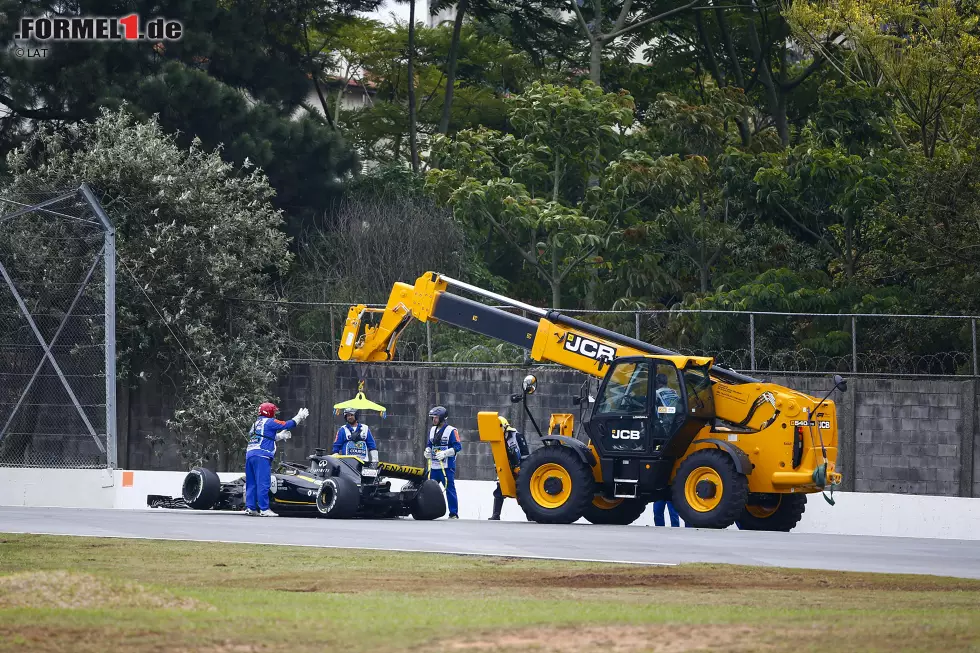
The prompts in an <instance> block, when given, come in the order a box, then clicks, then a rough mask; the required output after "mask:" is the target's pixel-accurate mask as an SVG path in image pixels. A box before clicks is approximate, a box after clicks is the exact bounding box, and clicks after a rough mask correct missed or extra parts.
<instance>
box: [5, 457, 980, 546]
mask: <svg viewBox="0 0 980 653" xmlns="http://www.w3.org/2000/svg"><path fill="white" fill-rule="evenodd" d="M184 475H185V473H184V472H151V471H144V470H136V471H132V470H130V471H123V470H116V471H114V472H113V473H112V474H109V473H108V472H106V471H105V470H63V469H36V468H35V469H21V468H0V506H31V507H43V506H48V507H70V508H75V507H77V508H116V509H123V510H139V509H144V510H146V509H147V508H146V497H147V495H148V494H157V495H160V494H162V495H165V496H174V497H179V496H180V492H181V485H182V483H183V480H184ZM219 476H220V478H221V480H223V481H229V480H232V479H234V478H235V477H237V476H241V474H236V473H220V474H219ZM401 483H402V482H401V481H398V480H397V479H392V487H393V488H395V489H397V488H398V487H400V486H401ZM493 488H494V483H493V482H492V481H459V482H458V483H457V484H456V489H457V493H458V495H459V514H460V518H461V519H478V520H484V519H486V518H487V517H489V516H490V512H491V510H492V507H493V496H492V493H493ZM807 498H808V501H807V506H806V512H805V513H804V514H803V519H802V521H801V522H800V524H799V526H797V527H796V528H795V529H794V530H793V532H794V533H830V534H840V535H874V536H891V537H923V538H940V539H960V540H980V499H964V498H959V497H929V496H908V495H901V494H892V493H864V492H858V493H849V492H838V493H835V495H834V499H835V500H836V502H837V503H836V505H835V506H830V505H828V504H827V503H826V502H825V501H824V500H823V498H822V497H821V496H820V495H819V494H817V495H809V496H808V497H807ZM156 510H162V509H156ZM501 519H502V520H504V521H518V522H525V523H526V522H527V518H526V517H525V516H524V513H523V511H521V509H520V507H519V506H518V505H517V502H516V501H514V500H512V499H508V500H506V501H505V502H504V508H503V511H502V512H501ZM581 523H587V522H585V520H584V519H583V520H581ZM668 524H669V521H668ZM633 526H634V527H642V526H653V510H652V508H649V509H648V510H647V511H646V512H645V513H644V514H643V515H642V516H641V517H640V518H639V519H638V520H636V522H634V523H633ZM731 528H732V529H735V528H736V527H735V526H732V527H731ZM2 530H3V525H2V523H0V531H2Z"/></svg>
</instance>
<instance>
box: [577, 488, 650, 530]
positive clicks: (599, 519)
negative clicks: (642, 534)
mask: <svg viewBox="0 0 980 653" xmlns="http://www.w3.org/2000/svg"><path fill="white" fill-rule="evenodd" d="M646 509H647V502H646V501H644V500H643V499H616V500H615V501H610V500H608V499H605V498H603V497H602V496H600V495H596V496H595V498H594V499H593V500H592V503H590V504H589V505H588V506H586V508H585V512H584V513H583V514H582V516H583V517H585V518H586V519H587V520H589V521H590V522H592V523H593V524H613V525H616V526H628V525H629V524H632V523H633V522H635V521H636V520H637V519H639V518H640V515H642V514H643V511H644V510H646Z"/></svg>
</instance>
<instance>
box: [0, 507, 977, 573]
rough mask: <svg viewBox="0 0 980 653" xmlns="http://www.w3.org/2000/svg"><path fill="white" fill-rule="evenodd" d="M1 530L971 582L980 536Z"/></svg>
mask: <svg viewBox="0 0 980 653" xmlns="http://www.w3.org/2000/svg"><path fill="white" fill-rule="evenodd" d="M0 533H35V534H48V535H75V536H91V537H118V538H134V539H163V540H185V541H197V542H232V543H248V544H273V545H294V546H310V547H331V548H359V549H374V550H387V551H419V552H431V553H447V554H458V555H459V554H461V555H493V556H508V557H521V558H543V559H562V560H587V561H597V562H619V563H633V564H646V565H677V564H681V563H687V562H715V563H729V564H738V565H758V566H765V567H795V568H809V569H828V570H839V571H864V572H888V573H905V574H929V575H937V576H956V577H961V578H980V542H976V541H971V540H942V539H931V538H905V537H870V536H857V535H814V534H804V533H763V532H754V531H738V530H722V531H717V530H706V529H695V528H655V527H640V526H597V525H594V524H571V525H567V526H565V525H546V524H535V523H531V522H503V521H501V522H488V521H471V520H459V521H455V520H454V521H448V520H438V521H432V522H421V521H415V520H413V519H411V518H404V519H395V520H378V521H374V520H327V519H310V518H290V517H278V518H274V519H273V518H259V517H246V516H245V515H244V514H242V513H231V512H217V511H192V510H166V509H160V508H155V509H149V508H147V509H144V510H95V509H81V508H22V507H5V506H0Z"/></svg>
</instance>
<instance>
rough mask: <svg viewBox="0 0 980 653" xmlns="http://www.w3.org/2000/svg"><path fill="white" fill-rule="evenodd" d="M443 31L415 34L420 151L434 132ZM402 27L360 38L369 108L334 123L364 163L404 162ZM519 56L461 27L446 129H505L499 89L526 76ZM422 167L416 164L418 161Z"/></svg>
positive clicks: (446, 39) (445, 44)
mask: <svg viewBox="0 0 980 653" xmlns="http://www.w3.org/2000/svg"><path fill="white" fill-rule="evenodd" d="M451 38H452V36H451V32H450V30H449V29H448V28H446V27H438V28H434V29H429V28H425V27H421V26H419V27H418V28H417V30H416V57H415V65H414V66H413V70H414V71H415V79H416V82H415V83H416V87H417V90H418V93H417V94H416V103H417V105H418V125H417V127H418V133H419V143H420V147H421V148H422V150H425V149H426V148H427V146H428V142H429V139H430V137H431V136H432V135H433V134H435V133H437V132H438V125H439V122H440V120H441V115H442V107H443V106H444V103H443V94H444V93H445V88H444V84H445V79H446V77H445V74H444V72H443V66H444V62H445V59H446V57H447V53H448V49H449V47H450V41H451ZM407 39H408V29H407V26H405V25H399V26H395V27H393V28H389V29H385V30H382V31H380V32H379V33H378V34H377V35H376V36H375V38H373V39H372V40H362V41H360V42H359V47H361V48H363V49H362V50H360V51H359V54H358V57H359V59H360V60H361V62H362V63H361V65H362V67H363V69H364V70H365V74H366V75H367V76H368V77H370V79H372V80H373V81H374V82H375V83H376V84H377V87H376V90H377V94H376V96H375V98H374V101H373V103H372V106H370V107H368V108H365V109H360V110H358V111H354V112H349V113H348V114H347V115H346V116H345V117H344V119H343V120H342V121H341V126H342V128H343V129H344V131H345V133H346V135H347V137H348V138H349V139H350V140H351V141H352V142H353V143H354V144H356V146H357V148H358V150H359V152H360V153H361V156H362V158H363V159H364V160H365V161H366V162H372V163H388V162H392V161H405V162H409V161H410V158H411V154H410V152H406V151H407V150H409V148H406V147H405V145H406V142H407V140H408V138H407V136H408V132H409V131H410V130H409V121H408V110H407V107H408V104H409V102H408V76H407V57H406V48H407V45H406V44H407ZM533 72H534V71H533V69H532V67H531V65H530V62H529V60H528V58H527V56H526V55H523V54H521V53H518V52H515V51H514V49H513V48H512V47H511V46H510V45H509V44H508V43H507V42H506V41H505V40H503V39H501V38H499V37H493V36H484V37H482V38H481V37H480V36H479V35H478V33H477V31H476V28H475V27H474V26H472V25H464V26H463V28H462V33H461V36H460V43H459V55H458V57H457V77H456V84H455V91H454V96H453V102H452V111H451V115H450V131H454V130H457V129H465V128H473V127H476V126H478V125H486V126H488V127H491V128H497V129H504V128H505V127H506V107H505V105H504V101H503V95H504V93H505V92H506V90H508V89H510V90H513V89H518V90H520V89H521V88H523V86H524V85H525V84H526V83H527V82H528V81H529V78H530V77H531V76H532V75H533ZM421 163H422V164H423V165H424V161H423V162H421Z"/></svg>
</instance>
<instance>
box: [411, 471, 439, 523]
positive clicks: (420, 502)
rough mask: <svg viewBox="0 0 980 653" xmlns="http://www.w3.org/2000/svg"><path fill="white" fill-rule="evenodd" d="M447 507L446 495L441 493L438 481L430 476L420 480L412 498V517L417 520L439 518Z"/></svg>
mask: <svg viewBox="0 0 980 653" xmlns="http://www.w3.org/2000/svg"><path fill="white" fill-rule="evenodd" d="M447 509H448V507H447V506H446V495H445V494H443V493H442V486H441V485H439V482H438V481H433V480H432V479H431V478H429V479H426V480H424V481H422V485H421V486H420V487H419V490H418V494H416V495H415V498H414V499H412V504H411V510H412V519H417V520H419V521H431V520H433V519H439V518H440V517H442V516H443V515H445V514H446V510H447Z"/></svg>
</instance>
